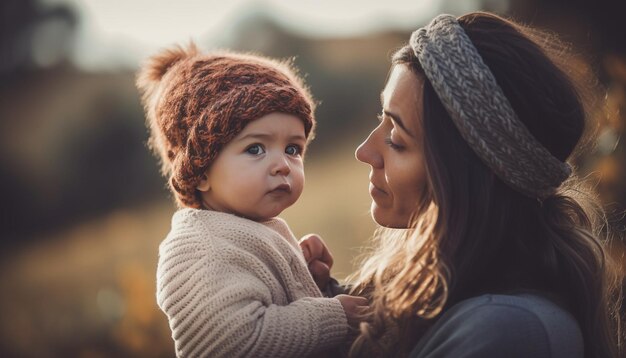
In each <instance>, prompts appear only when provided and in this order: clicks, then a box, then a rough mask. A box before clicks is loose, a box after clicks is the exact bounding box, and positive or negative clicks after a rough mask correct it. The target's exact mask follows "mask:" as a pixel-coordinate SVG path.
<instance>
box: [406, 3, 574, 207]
mask: <svg viewBox="0 0 626 358" xmlns="http://www.w3.org/2000/svg"><path fill="white" fill-rule="evenodd" d="M410 44H411V47H412V48H413V51H414V52H415V55H416V56H417V58H418V60H419V62H420V64H421V66H422V68H423V69H424V74H425V75H426V77H427V78H428V80H429V81H430V83H431V84H432V86H433V88H434V89H435V92H436V93H437V95H438V96H439V99H440V100H441V102H442V103H443V105H444V106H445V108H446V110H447V111H448V114H449V115H450V117H451V118H452V120H453V122H454V124H455V125H456V127H457V128H458V130H459V132H460V133H461V136H462V137H463V138H464V139H465V141H466V142H467V143H468V144H469V146H470V147H471V148H472V149H473V150H474V152H475V153H476V154H477V155H478V157H479V158H481V159H482V160H483V162H484V163H485V164H486V165H487V166H489V167H490V168H491V170H493V171H494V173H495V174H496V175H497V176H498V177H499V178H500V179H502V180H503V181H504V182H505V183H507V184H508V185H510V186H512V187H513V188H515V189H517V190H519V191H520V192H522V193H524V194H525V195H528V196H530V197H537V198H545V197H546V196H548V195H550V194H552V193H554V192H555V191H556V188H558V187H559V185H561V183H562V182H563V181H564V180H565V179H566V178H567V177H569V175H570V174H571V171H572V170H571V167H570V166H569V165H568V164H567V163H563V162H561V161H560V160H558V159H557V158H555V157H554V156H553V155H552V154H551V153H550V152H548V150H547V149H546V148H544V146H543V145H541V143H539V141H537V139H536V138H535V137H534V136H533V135H532V134H531V133H530V131H528V129H527V128H526V126H524V124H523V123H522V122H521V121H520V120H519V119H518V118H517V115H516V114H515V111H514V110H513V108H512V107H511V104H510V103H509V101H508V99H507V98H506V96H505V95H504V92H502V89H501V88H500V86H498V84H497V82H496V79H495V78H494V76H493V73H491V71H490V70H489V67H487V65H485V63H484V62H483V59H482V57H481V56H480V54H479V53H478V51H477V50H476V47H474V45H473V44H472V41H471V40H470V38H469V37H468V36H467V34H466V33H465V31H464V30H463V28H462V27H461V25H459V23H458V22H457V20H456V18H455V17H454V16H452V15H439V16H437V17H436V18H435V19H433V20H432V21H431V22H430V24H428V25H427V26H425V27H423V28H421V29H419V30H417V31H415V32H414V33H413V34H412V35H411V41H410Z"/></svg>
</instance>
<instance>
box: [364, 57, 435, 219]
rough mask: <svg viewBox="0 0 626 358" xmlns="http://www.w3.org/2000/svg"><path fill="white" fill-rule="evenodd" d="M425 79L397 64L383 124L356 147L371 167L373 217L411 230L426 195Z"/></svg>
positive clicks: (384, 101)
mask: <svg viewBox="0 0 626 358" xmlns="http://www.w3.org/2000/svg"><path fill="white" fill-rule="evenodd" d="M423 84H424V81H423V79H422V77H421V76H419V75H416V74H415V73H414V72H413V71H411V70H410V68H409V67H408V66H406V65H395V66H394V67H393V69H392V71H391V74H390V76H389V80H388V81H387V85H386V86H385V89H384V90H383V92H382V93H381V102H382V107H383V108H382V114H381V116H380V124H379V125H378V126H377V127H376V128H374V130H373V131H372V133H370V135H369V137H367V139H366V140H365V141H364V142H363V143H362V144H361V145H360V146H359V147H358V148H357V150H356V158H357V159H358V160H360V161H362V162H364V163H367V164H369V165H370V166H371V171H370V185H369V188H370V195H371V196H372V207H371V211H372V217H373V218H374V221H376V222H377V223H378V224H380V225H382V226H385V227H390V228H407V227H408V226H409V223H410V220H411V216H412V214H413V213H414V211H415V210H416V209H417V207H418V205H419V203H420V202H421V200H422V198H423V196H424V194H425V193H426V191H425V188H426V171H425V164H424V154H423V149H422V130H421V117H422V108H423V107H422V91H423Z"/></svg>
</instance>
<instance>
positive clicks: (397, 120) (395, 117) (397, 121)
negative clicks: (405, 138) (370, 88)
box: [380, 92, 413, 137]
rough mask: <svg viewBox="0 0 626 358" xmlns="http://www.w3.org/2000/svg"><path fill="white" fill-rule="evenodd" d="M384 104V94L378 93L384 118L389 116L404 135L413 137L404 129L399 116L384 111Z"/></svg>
mask: <svg viewBox="0 0 626 358" xmlns="http://www.w3.org/2000/svg"><path fill="white" fill-rule="evenodd" d="M384 103H385V94H384V92H380V106H381V107H383V115H384V116H389V118H391V119H392V120H393V121H394V122H396V124H397V125H398V126H399V127H400V128H402V130H404V131H405V132H406V134H408V135H409V136H410V137H413V135H412V134H411V132H409V130H408V129H406V126H405V125H404V122H402V118H400V116H399V115H397V114H395V113H393V112H390V111H388V110H386V109H385V106H384Z"/></svg>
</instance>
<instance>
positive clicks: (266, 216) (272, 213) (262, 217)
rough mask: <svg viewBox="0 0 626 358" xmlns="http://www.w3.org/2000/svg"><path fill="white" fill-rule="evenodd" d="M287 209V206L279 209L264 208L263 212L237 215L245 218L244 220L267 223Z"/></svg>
mask: <svg viewBox="0 0 626 358" xmlns="http://www.w3.org/2000/svg"><path fill="white" fill-rule="evenodd" d="M287 208H288V206H287V207H281V208H266V209H265V210H260V211H248V212H244V213H239V214H238V215H239V216H242V217H245V218H246V219H250V220H253V221H258V222H263V221H268V220H270V219H272V218H275V217H277V216H278V215H280V214H281V213H282V212H283V211H284V210H285V209H287Z"/></svg>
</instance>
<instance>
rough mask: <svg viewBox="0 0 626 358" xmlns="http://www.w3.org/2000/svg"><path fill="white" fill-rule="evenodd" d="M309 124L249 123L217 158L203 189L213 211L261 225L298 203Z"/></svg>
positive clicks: (269, 118)
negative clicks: (247, 219) (259, 222)
mask: <svg viewBox="0 0 626 358" xmlns="http://www.w3.org/2000/svg"><path fill="white" fill-rule="evenodd" d="M305 147H306V137H305V135H304V124H303V123H302V120H300V119H299V118H298V117H296V116H293V115H289V114H284V113H271V114H268V115H266V116H263V117H261V118H259V119H256V120H254V121H252V122H250V123H249V124H248V125H247V126H246V127H245V128H244V129H243V131H241V133H239V134H238V135H237V136H236V137H235V138H234V139H233V140H232V141H230V142H229V143H228V144H227V145H226V146H225V147H224V148H223V149H222V151H221V152H220V154H219V155H218V156H217V158H216V159H215V161H214V162H213V164H212V165H211V167H210V168H209V170H208V171H207V173H206V180H203V182H202V183H201V184H200V185H199V186H198V190H200V191H201V193H202V198H203V201H204V205H205V206H208V207H209V208H210V209H213V210H217V211H221V212H227V213H232V214H236V215H239V216H243V217H247V218H249V219H252V220H256V221H262V220H266V219H269V218H272V217H274V216H277V215H278V214H280V213H281V212H282V211H283V210H284V209H286V208H288V207H289V206H291V205H292V204H293V203H295V202H296V200H298V198H299V197H300V194H301V193H302V189H303V187H304V167H303V150H304V148H305Z"/></svg>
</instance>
